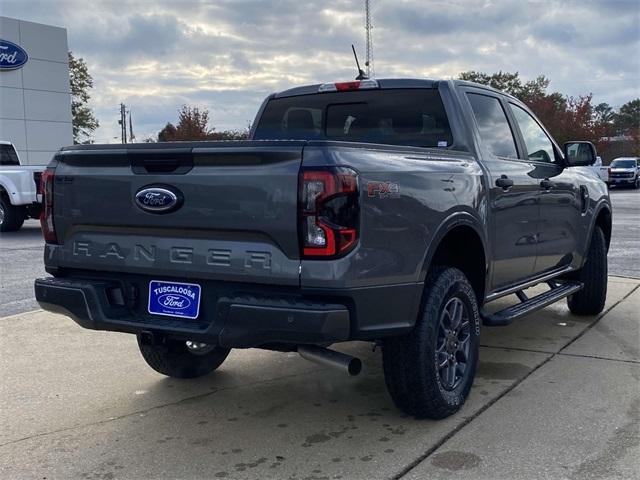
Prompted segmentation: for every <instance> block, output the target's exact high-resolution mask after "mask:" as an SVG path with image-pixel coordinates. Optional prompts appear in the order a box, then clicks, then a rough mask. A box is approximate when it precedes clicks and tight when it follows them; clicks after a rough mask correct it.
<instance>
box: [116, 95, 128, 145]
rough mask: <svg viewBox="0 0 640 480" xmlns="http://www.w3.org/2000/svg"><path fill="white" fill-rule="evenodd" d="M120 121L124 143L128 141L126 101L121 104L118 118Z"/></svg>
mask: <svg viewBox="0 0 640 480" xmlns="http://www.w3.org/2000/svg"><path fill="white" fill-rule="evenodd" d="M118 123H119V124H120V137H121V138H122V143H127V107H126V106H125V104H124V103H121V104H120V120H118Z"/></svg>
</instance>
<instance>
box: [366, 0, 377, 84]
mask: <svg viewBox="0 0 640 480" xmlns="http://www.w3.org/2000/svg"><path fill="white" fill-rule="evenodd" d="M370 3H371V2H370V0H364V29H365V31H366V33H367V57H366V59H365V62H364V65H365V67H366V68H367V78H372V77H373V76H374V75H375V72H374V70H373V38H372V37H371V29H372V28H373V25H372V24H371V11H370V7H371V5H370Z"/></svg>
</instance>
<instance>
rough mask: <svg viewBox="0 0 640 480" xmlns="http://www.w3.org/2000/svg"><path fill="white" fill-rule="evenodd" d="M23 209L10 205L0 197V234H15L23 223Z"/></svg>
mask: <svg viewBox="0 0 640 480" xmlns="http://www.w3.org/2000/svg"><path fill="white" fill-rule="evenodd" d="M24 217H25V215H24V209H23V208H21V207H16V206H14V205H11V202H10V201H9V199H8V198H7V197H6V196H5V195H2V196H0V232H15V231H16V230H20V227H22V224H23V223H24Z"/></svg>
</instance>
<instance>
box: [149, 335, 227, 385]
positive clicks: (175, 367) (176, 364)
mask: <svg viewBox="0 0 640 480" xmlns="http://www.w3.org/2000/svg"><path fill="white" fill-rule="evenodd" d="M138 347H139V348H140V353H141V354H142V357H143V358H144V359H145V361H146V362H147V364H148V365H149V366H150V367H151V368H153V369H154V370H155V371H156V372H158V373H161V374H163V375H166V376H168V377H173V378H197V377H202V376H204V375H207V374H208V373H211V372H212V371H214V370H215V369H216V368H218V367H219V366H220V365H222V363H223V362H224V361H225V359H226V358H227V355H229V352H230V350H229V349H226V348H221V347H209V348H208V349H207V350H206V351H203V352H202V353H193V350H191V349H189V348H188V347H187V342H185V341H184V340H182V341H179V340H166V341H165V342H164V343H162V344H158V345H148V344H146V343H144V342H143V341H142V339H141V337H140V336H139V335H138Z"/></svg>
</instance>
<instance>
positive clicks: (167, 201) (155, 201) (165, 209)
mask: <svg viewBox="0 0 640 480" xmlns="http://www.w3.org/2000/svg"><path fill="white" fill-rule="evenodd" d="M182 199H183V197H182V195H181V194H180V192H178V191H177V190H175V189H174V188H172V187H165V186H148V187H144V188H142V189H141V190H139V191H138V193H136V196H135V202H136V205H137V206H138V207H139V208H141V209H142V210H144V211H145V212H149V213H169V212H173V211H174V210H177V209H178V208H180V206H181V205H182Z"/></svg>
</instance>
